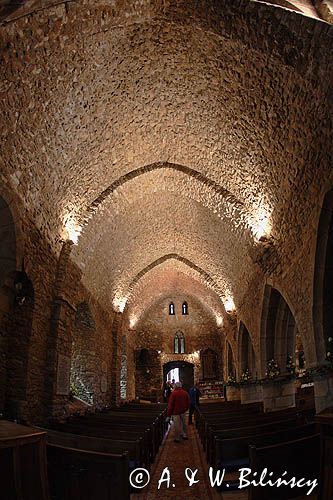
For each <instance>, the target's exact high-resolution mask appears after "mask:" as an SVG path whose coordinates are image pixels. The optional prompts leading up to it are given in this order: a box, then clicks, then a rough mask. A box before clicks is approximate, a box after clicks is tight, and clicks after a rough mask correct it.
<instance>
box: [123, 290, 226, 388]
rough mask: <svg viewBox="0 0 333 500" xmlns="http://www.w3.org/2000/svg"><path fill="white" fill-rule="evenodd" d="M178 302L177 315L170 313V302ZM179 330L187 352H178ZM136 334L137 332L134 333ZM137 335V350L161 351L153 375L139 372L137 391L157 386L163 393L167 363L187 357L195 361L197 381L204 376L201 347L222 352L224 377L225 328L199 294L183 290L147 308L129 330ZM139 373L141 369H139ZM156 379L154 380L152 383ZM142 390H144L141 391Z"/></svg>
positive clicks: (220, 357)
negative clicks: (223, 342)
mask: <svg viewBox="0 0 333 500" xmlns="http://www.w3.org/2000/svg"><path fill="white" fill-rule="evenodd" d="M184 301H186V302H187V304H188V314H187V315H183V314H182V304H183V302H184ZM171 302H172V303H173V304H174V306H175V313H176V314H175V315H170V314H169V304H170V303H171ZM177 332H182V333H183V334H184V338H185V354H186V356H178V355H175V356H174V337H175V334H176V333H177ZM133 334H134V335H133ZM128 335H129V336H131V335H132V336H133V337H134V336H135V340H136V352H139V351H140V350H141V349H153V350H154V351H155V352H158V351H160V352H161V355H160V357H159V363H154V366H153V367H149V369H150V373H149V376H145V377H143V378H142V377H139V376H136V381H139V379H140V378H142V380H140V383H138V382H137V386H136V395H140V394H141V395H142V394H146V395H147V394H148V393H149V392H150V390H151V388H153V390H155V392H158V391H159V393H161V384H162V373H163V365H164V364H165V363H167V362H168V361H173V360H177V359H184V360H186V361H189V362H191V363H193V364H195V365H196V366H197V367H198V370H197V369H196V370H195V378H196V381H198V380H199V379H202V373H201V371H200V367H199V365H200V351H204V350H205V349H208V348H211V349H213V350H214V351H215V352H216V353H217V355H218V370H219V378H222V377H223V373H222V366H223V353H222V344H221V336H222V335H221V331H220V330H219V328H218V327H217V324H216V317H215V316H214V315H213V314H212V311H211V310H209V309H208V308H207V305H206V304H204V303H203V302H202V301H200V300H198V299H197V298H196V297H195V296H189V295H187V294H186V295H184V294H182V293H180V292H178V293H175V292H173V293H170V294H169V295H166V296H164V297H163V298H161V299H160V300H157V301H156V302H155V303H154V304H153V305H151V307H150V308H148V309H146V311H145V314H144V316H143V317H142V318H141V319H140V320H139V322H138V324H137V325H136V326H135V332H131V330H129V332H128ZM137 373H138V375H139V372H137ZM152 380H154V384H152ZM140 391H141V392H140Z"/></svg>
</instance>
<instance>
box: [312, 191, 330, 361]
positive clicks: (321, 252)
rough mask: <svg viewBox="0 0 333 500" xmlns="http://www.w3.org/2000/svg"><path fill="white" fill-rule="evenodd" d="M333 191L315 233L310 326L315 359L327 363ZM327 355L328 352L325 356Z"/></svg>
mask: <svg viewBox="0 0 333 500" xmlns="http://www.w3.org/2000/svg"><path fill="white" fill-rule="evenodd" d="M332 305H333V189H331V190H330V191H328V192H327V193H326V195H325V197H324V201H323V206H322V210H321V214H320V219H319V224H318V234H317V248H316V261H315V272H314V292H313V324H314V331H315V341H316V342H315V345H316V351H317V352H316V353H317V360H318V361H319V362H322V361H324V360H329V361H331V358H332V355H331V352H332V345H333V341H332V338H333V335H332V331H333V306H332ZM328 353H330V354H329V355H328Z"/></svg>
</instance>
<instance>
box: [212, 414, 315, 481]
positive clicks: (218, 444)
mask: <svg viewBox="0 0 333 500" xmlns="http://www.w3.org/2000/svg"><path fill="white" fill-rule="evenodd" d="M315 431H316V425H315V424H306V425H301V426H298V427H292V428H290V429H276V430H274V431H273V432H267V433H260V434H254V435H248V436H242V437H239V436H238V437H235V438H227V439H221V438H219V437H217V438H216V439H215V447H214V448H215V455H214V457H213V461H212V462H210V463H211V465H212V466H213V467H215V468H221V469H226V470H230V471H232V470H236V469H238V468H239V467H248V466H249V461H250V459H249V446H250V445H251V446H256V447H263V446H269V445H273V444H279V443H281V442H283V441H289V440H293V439H299V438H302V437H305V436H309V435H311V434H315Z"/></svg>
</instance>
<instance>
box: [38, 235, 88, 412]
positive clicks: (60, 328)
mask: <svg viewBox="0 0 333 500" xmlns="http://www.w3.org/2000/svg"><path fill="white" fill-rule="evenodd" d="M72 245H73V243H72V242H71V241H66V242H65V243H64V244H63V248H62V250H61V253H60V256H59V261H58V267H57V272H56V279H55V286H54V294H53V304H52V312H51V328H50V336H49V339H48V350H47V360H46V374H47V375H46V377H45V394H46V400H47V401H46V405H45V407H46V408H47V414H46V417H55V418H61V417H64V416H65V415H66V407H67V405H68V401H69V391H70V370H71V356H72V329H73V324H74V320H75V312H76V310H75V307H74V305H73V304H72V302H71V301H72V300H73V297H74V296H75V291H76V289H77V285H78V282H79V281H80V275H78V274H77V273H75V272H74V267H72V266H71V265H70V253H71V250H72Z"/></svg>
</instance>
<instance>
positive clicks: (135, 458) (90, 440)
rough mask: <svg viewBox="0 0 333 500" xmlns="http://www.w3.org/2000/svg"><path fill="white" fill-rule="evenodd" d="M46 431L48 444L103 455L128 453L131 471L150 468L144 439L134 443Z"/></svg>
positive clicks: (133, 441)
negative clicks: (138, 468)
mask: <svg viewBox="0 0 333 500" xmlns="http://www.w3.org/2000/svg"><path fill="white" fill-rule="evenodd" d="M44 430H45V432H46V433H47V444H50V445H52V444H53V445H57V446H64V447H66V448H77V449H80V450H87V451H97V452H102V453H111V454H114V453H115V454H123V453H128V458H129V468H130V469H132V468H136V467H146V468H149V464H146V463H145V461H144V458H145V457H144V453H143V446H142V438H138V439H136V440H132V441H130V440H116V439H108V438H97V437H91V436H84V435H80V434H70V433H68V432H59V431H54V430H50V429H44Z"/></svg>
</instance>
